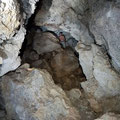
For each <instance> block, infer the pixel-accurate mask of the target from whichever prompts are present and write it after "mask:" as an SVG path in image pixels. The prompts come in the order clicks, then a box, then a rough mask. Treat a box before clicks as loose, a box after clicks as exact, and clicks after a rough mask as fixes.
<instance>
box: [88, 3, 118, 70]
mask: <svg viewBox="0 0 120 120" xmlns="http://www.w3.org/2000/svg"><path fill="white" fill-rule="evenodd" d="M119 6H120V3H118V2H117V3H115V2H103V1H99V2H98V3H97V4H95V6H94V8H93V11H92V19H91V23H90V30H91V32H92V33H93V35H94V36H95V40H96V42H97V44H99V45H104V46H105V47H106V49H107V51H108V53H109V55H110V56H111V58H112V63H113V65H114V67H115V68H116V69H117V70H118V71H120V54H119V53H120V27H118V26H120V7H119Z"/></svg>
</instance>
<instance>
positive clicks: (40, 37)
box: [33, 32, 61, 54]
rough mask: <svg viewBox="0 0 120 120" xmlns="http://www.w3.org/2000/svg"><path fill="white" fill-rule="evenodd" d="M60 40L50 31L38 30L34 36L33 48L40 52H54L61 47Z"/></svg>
mask: <svg viewBox="0 0 120 120" xmlns="http://www.w3.org/2000/svg"><path fill="white" fill-rule="evenodd" d="M60 48H61V46H60V44H59V40H58V39H57V38H56V37H55V36H54V35H53V34H52V33H50V32H45V33H42V32H38V33H37V32H36V34H35V36H34V38H33V49H34V50H35V51H36V52H37V53H38V54H43V53H47V52H52V51H54V50H57V49H60Z"/></svg>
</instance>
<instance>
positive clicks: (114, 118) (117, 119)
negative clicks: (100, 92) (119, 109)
mask: <svg viewBox="0 0 120 120" xmlns="http://www.w3.org/2000/svg"><path fill="white" fill-rule="evenodd" d="M96 120H120V114H115V113H106V114H104V115H103V116H102V117H100V118H98V119H96Z"/></svg>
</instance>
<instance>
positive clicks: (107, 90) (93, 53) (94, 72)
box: [76, 43, 120, 111]
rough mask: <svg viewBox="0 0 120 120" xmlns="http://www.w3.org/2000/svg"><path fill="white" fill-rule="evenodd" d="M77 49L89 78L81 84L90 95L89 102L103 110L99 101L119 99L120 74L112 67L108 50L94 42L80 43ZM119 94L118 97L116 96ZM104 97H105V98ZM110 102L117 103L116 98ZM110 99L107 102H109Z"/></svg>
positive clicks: (115, 107) (98, 109)
mask: <svg viewBox="0 0 120 120" xmlns="http://www.w3.org/2000/svg"><path fill="white" fill-rule="evenodd" d="M76 50H77V51H78V52H79V60H80V64H81V66H82V68H83V72H84V74H85V76H86V78H87V81H86V82H83V83H82V84H81V85H82V87H83V89H84V90H85V92H86V94H87V95H88V98H89V102H90V104H91V106H92V107H94V109H95V111H101V108H102V107H108V108H109V106H107V105H105V106H102V107H101V106H100V105H101V104H100V103H99V104H98V101H99V100H100V99H102V102H105V101H104V99H105V98H106V99H107V98H111V97H114V98H113V99H115V100H116V102H117V101H119V99H120V97H118V96H119V95H120V75H119V74H118V73H117V72H116V71H115V70H114V69H113V68H112V66H111V64H110V62H109V58H108V56H107V55H106V52H105V51H103V49H101V48H100V47H98V46H96V45H94V44H92V45H91V46H86V45H84V44H82V43H79V44H78V46H77V48H76ZM115 96H117V97H118V98H116V97H115ZM103 98H104V99H103ZM113 99H112V100H111V101H112V102H110V99H109V103H111V104H115V101H114V100H113ZM109 103H108V101H107V102H106V103H105V104H109ZM119 106H120V104H119V103H118V105H117V106H114V107H113V108H112V109H117V110H118V108H119Z"/></svg>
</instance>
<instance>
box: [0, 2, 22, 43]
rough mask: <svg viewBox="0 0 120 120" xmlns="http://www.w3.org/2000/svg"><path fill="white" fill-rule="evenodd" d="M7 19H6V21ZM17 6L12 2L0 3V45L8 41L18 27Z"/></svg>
mask: <svg viewBox="0 0 120 120" xmlns="http://www.w3.org/2000/svg"><path fill="white" fill-rule="evenodd" d="M6 18H7V19H6ZM19 20H20V9H19V4H18V3H17V2H15V1H14V0H1V1H0V43H2V42H3V40H7V39H10V38H11V37H12V36H13V35H14V34H15V31H16V29H17V28H18V26H19V25H20V21H19Z"/></svg>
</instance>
